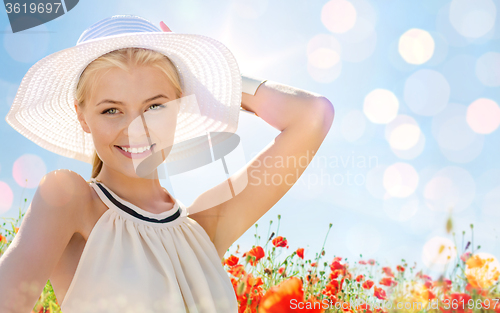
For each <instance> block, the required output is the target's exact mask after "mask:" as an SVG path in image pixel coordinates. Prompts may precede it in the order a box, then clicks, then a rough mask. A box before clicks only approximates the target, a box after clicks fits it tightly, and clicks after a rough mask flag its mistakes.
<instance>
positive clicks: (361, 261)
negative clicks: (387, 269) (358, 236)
mask: <svg viewBox="0 0 500 313" xmlns="http://www.w3.org/2000/svg"><path fill="white" fill-rule="evenodd" d="M358 263H359V264H362V265H366V264H368V262H366V261H363V260H360V261H359V262H358Z"/></svg>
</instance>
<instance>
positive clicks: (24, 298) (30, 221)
mask: <svg viewBox="0 0 500 313" xmlns="http://www.w3.org/2000/svg"><path fill="white" fill-rule="evenodd" d="M82 188H83V189H82ZM85 188H86V189H85ZM88 189H89V188H88V185H87V183H86V182H85V180H84V179H83V178H82V177H81V176H80V175H78V174H77V173H75V172H72V171H69V170H56V171H53V172H50V173H48V174H47V175H45V176H44V177H43V178H42V180H41V182H40V185H39V186H38V189H37V190H36V193H35V195H34V197H33V201H32V202H31V204H30V206H29V208H28V210H27V212H26V214H25V216H24V218H23V220H22V223H21V227H20V228H19V232H18V233H17V234H16V236H15V238H14V240H13V241H12V243H11V245H10V246H9V248H8V249H7V251H6V252H5V254H4V255H2V257H0V312H2V313H29V312H31V310H32V309H33V307H34V305H35V303H36V301H37V300H38V298H39V297H40V295H41V294H42V291H43V288H44V287H45V284H46V283H47V281H48V279H49V277H50V274H51V273H52V271H53V269H54V267H55V266H56V265H57V262H58V261H59V259H60V257H61V255H62V253H63V251H64V249H65V248H66V246H67V244H68V242H69V241H70V239H71V237H72V236H73V234H74V233H75V232H76V231H77V230H78V228H79V224H80V222H79V221H81V218H80V215H81V214H82V213H81V212H83V208H82V206H83V205H84V204H85V203H88V200H85V199H87V198H88V196H89V193H88V192H87V193H85V190H88Z"/></svg>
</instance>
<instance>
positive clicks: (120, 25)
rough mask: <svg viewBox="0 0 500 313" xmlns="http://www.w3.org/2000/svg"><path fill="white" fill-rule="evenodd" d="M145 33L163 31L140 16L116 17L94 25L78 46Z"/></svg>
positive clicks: (87, 30)
mask: <svg viewBox="0 0 500 313" xmlns="http://www.w3.org/2000/svg"><path fill="white" fill-rule="evenodd" d="M144 32H161V30H160V29H159V28H158V27H156V26H155V25H154V24H153V23H151V22H150V21H148V20H147V19H145V18H143V17H140V16H136V15H114V16H111V17H108V18H105V19H102V20H100V21H99V22H97V23H94V24H92V26H90V27H89V28H87V29H86V30H85V31H84V32H83V33H82V34H81V36H80V38H79V39H78V41H77V43H76V44H77V45H78V44H80V43H83V42H86V41H89V40H92V39H97V38H103V37H108V36H113V35H119V34H127V33H144Z"/></svg>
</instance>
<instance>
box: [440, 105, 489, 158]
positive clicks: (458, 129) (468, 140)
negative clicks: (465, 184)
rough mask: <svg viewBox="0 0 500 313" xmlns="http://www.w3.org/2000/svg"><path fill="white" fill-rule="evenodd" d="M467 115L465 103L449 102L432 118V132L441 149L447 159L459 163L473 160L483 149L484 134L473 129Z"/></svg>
mask: <svg viewBox="0 0 500 313" xmlns="http://www.w3.org/2000/svg"><path fill="white" fill-rule="evenodd" d="M466 117H467V107H466V106H465V105H462V104H456V103H449V104H448V105H447V107H446V108H445V109H444V110H443V111H442V112H440V113H439V114H437V115H436V116H434V117H433V119H432V134H433V136H434V138H435V139H436V141H437V143H438V144H439V149H440V150H441V152H442V153H443V154H444V156H445V157H446V158H447V159H449V160H450V161H453V162H457V163H467V162H470V161H472V160H473V159H475V158H476V157H477V156H478V155H479V154H480V153H481V151H482V149H483V143H484V136H483V135H482V134H478V133H476V132H474V131H473V130H472V129H471V127H470V126H469V124H468V123H467V120H466Z"/></svg>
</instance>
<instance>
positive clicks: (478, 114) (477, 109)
mask: <svg viewBox="0 0 500 313" xmlns="http://www.w3.org/2000/svg"><path fill="white" fill-rule="evenodd" d="M466 119H467V124H469V126H470V128H471V129H472V130H473V131H475V132H476V133H479V134H490V133H492V132H493V131H495V130H496V129H497V128H498V126H499V125H500V107H498V104H497V103H496V102H495V101H493V100H491V99H486V98H480V99H477V100H476V101H474V102H472V103H471V104H470V105H469V107H468V108H467V118H466Z"/></svg>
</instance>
